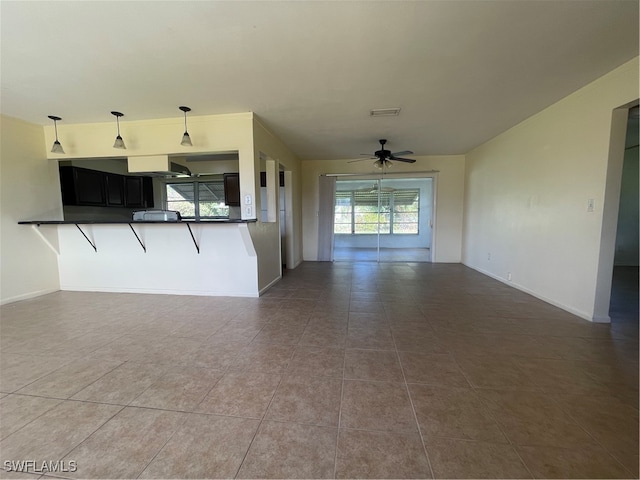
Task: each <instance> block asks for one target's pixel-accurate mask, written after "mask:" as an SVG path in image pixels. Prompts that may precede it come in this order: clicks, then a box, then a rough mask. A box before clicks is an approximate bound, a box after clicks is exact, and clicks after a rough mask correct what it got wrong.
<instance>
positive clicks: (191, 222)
mask: <svg viewBox="0 0 640 480" xmlns="http://www.w3.org/2000/svg"><path fill="white" fill-rule="evenodd" d="M256 221H257V220H256V219H250V220H242V219H228V218H220V219H208V220H120V219H117V220H29V221H22V222H18V225H31V226H32V227H34V228H35V227H39V226H40V225H75V226H76V228H77V229H78V230H79V231H80V233H82V235H83V236H84V238H85V240H86V241H87V242H89V244H90V245H91V247H92V248H93V250H94V251H95V252H96V253H97V251H98V247H97V246H96V243H95V240H93V241H92V239H91V238H89V236H88V235H87V233H86V232H85V231H84V230H83V229H82V228H81V227H80V225H129V228H130V229H131V232H132V233H133V234H134V235H135V237H136V240H138V243H139V244H140V246H141V247H142V250H143V251H144V252H145V253H146V252H147V247H146V245H145V244H144V242H143V241H142V239H141V238H140V235H138V232H136V230H135V229H134V228H133V225H186V226H187V228H188V229H189V234H190V235H191V240H192V241H193V245H194V246H195V248H196V251H197V252H198V253H200V245H199V243H198V241H197V240H196V237H195V236H194V234H193V230H192V229H191V225H229V224H246V223H254V222H256ZM42 238H43V239H44V237H42ZM45 241H46V240H45ZM47 243H49V242H47ZM49 246H50V247H51V245H49ZM54 250H55V249H54Z"/></svg>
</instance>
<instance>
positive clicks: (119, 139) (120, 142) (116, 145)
mask: <svg viewBox="0 0 640 480" xmlns="http://www.w3.org/2000/svg"><path fill="white" fill-rule="evenodd" d="M111 115H113V116H115V117H116V124H117V125H118V136H117V137H116V141H115V143H114V144H113V148H122V149H123V150H126V149H127V147H126V146H125V144H124V140H123V139H122V137H121V136H120V117H124V113H120V112H111Z"/></svg>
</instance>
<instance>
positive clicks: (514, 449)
mask: <svg viewBox="0 0 640 480" xmlns="http://www.w3.org/2000/svg"><path fill="white" fill-rule="evenodd" d="M450 355H451V358H453V361H454V362H455V364H456V366H457V367H458V370H459V371H460V373H461V374H462V376H463V377H464V379H465V380H466V381H467V383H468V384H469V386H470V387H471V390H472V391H473V392H474V394H476V395H477V394H478V390H481V388H480V387H477V386H476V385H474V384H473V383H472V382H471V381H470V380H469V378H468V377H467V374H466V373H465V371H464V370H463V369H462V367H461V366H460V364H459V363H458V359H457V358H456V355H455V353H451V354H450ZM478 400H480V403H481V404H482V405H483V407H484V410H485V412H486V413H487V414H488V415H489V416H490V417H491V419H492V420H493V421H494V423H495V424H496V427H498V430H500V433H502V436H503V437H504V438H505V440H506V441H507V442H508V445H509V446H510V447H511V450H513V452H514V453H515V454H516V456H517V457H518V459H519V460H520V462H522V465H523V466H524V468H525V469H526V470H527V472H529V475H530V476H531V478H536V477H535V475H534V474H533V472H532V471H531V469H530V468H529V465H527V463H526V462H525V461H524V458H522V455H520V452H519V451H518V449H517V448H516V447H517V445H516V444H515V443H513V441H512V440H511V438H509V436H508V435H507V434H506V432H505V431H504V429H503V428H502V425H501V424H500V422H498V420H497V418H496V417H495V415H494V414H493V413H492V412H491V411H490V410H489V409H488V408H487V407H486V404H485V402H484V401H483V400H482V398H480V396H479V395H478ZM474 441H477V440H474Z"/></svg>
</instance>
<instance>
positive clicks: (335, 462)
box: [333, 321, 349, 478]
mask: <svg viewBox="0 0 640 480" xmlns="http://www.w3.org/2000/svg"><path fill="white" fill-rule="evenodd" d="M348 324H349V323H348V321H347V326H348ZM347 328H348V327H347ZM346 356H347V348H346V341H345V348H343V349H342V378H341V382H340V408H339V409H338V429H337V432H336V453H335V456H334V459H333V478H338V452H339V448H340V428H341V424H342V404H343V402H344V375H345V369H346Z"/></svg>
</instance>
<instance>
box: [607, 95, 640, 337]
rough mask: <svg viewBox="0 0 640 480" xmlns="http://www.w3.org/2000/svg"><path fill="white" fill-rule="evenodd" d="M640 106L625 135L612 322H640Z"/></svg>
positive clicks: (614, 263)
mask: <svg viewBox="0 0 640 480" xmlns="http://www.w3.org/2000/svg"><path fill="white" fill-rule="evenodd" d="M638 110H639V108H638V106H635V107H633V108H631V109H630V110H629V116H628V120H627V133H626V138H625V151H624V160H623V165H622V180H621V184H620V201H619V208H618V223H617V228H616V243H615V253H614V259H613V280H612V282H611V300H610V304H609V316H610V317H611V322H612V323H632V324H636V325H637V323H638V318H639V308H638V300H639V298H638V264H639V263H640V262H639V261H638V260H639V258H638V257H639V254H638V252H639V250H640V246H639V238H638V237H639V234H638V231H639V229H640V225H639V221H638V218H639V212H638V205H639V202H640V193H639V181H638V178H639V169H638V161H639V156H640V151H639V149H638V148H639V147H638V130H639V126H640V125H639V117H640V115H639V112H638Z"/></svg>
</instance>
